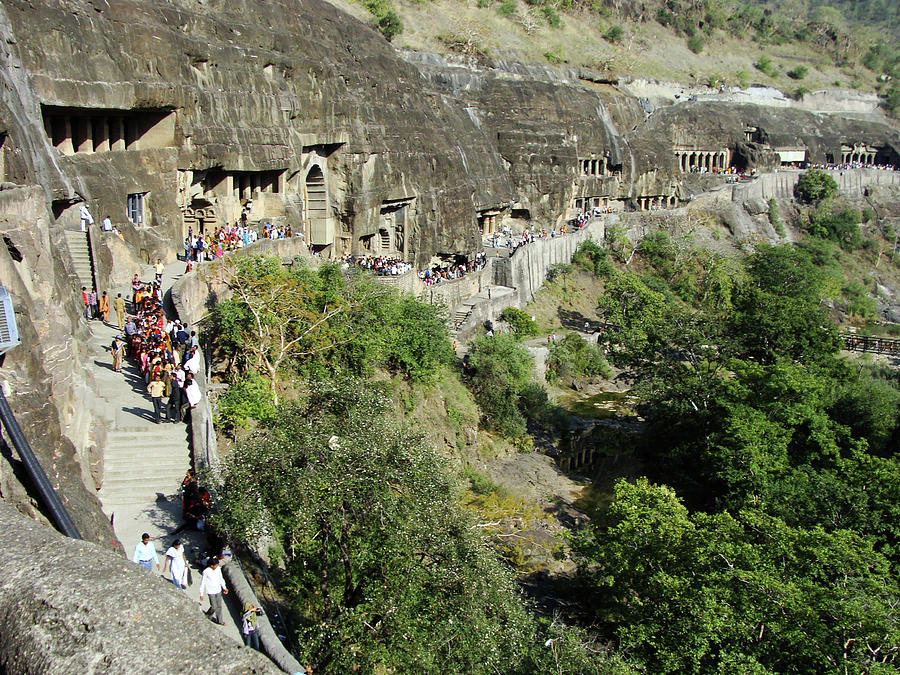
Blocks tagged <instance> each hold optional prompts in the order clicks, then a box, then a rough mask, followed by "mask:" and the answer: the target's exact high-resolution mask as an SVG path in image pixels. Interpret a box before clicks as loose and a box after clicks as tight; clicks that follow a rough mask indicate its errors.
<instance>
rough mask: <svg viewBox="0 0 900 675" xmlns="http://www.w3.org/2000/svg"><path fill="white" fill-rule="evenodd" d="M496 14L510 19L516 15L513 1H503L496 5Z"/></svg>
mask: <svg viewBox="0 0 900 675" xmlns="http://www.w3.org/2000/svg"><path fill="white" fill-rule="evenodd" d="M497 14H499V15H500V16H505V17H506V18H507V19H512V18H513V17H514V16H515V15H516V3H515V2H514V0H503V1H502V2H501V3H500V4H499V5H497Z"/></svg>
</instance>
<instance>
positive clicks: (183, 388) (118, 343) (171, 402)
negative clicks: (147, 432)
mask: <svg viewBox="0 0 900 675" xmlns="http://www.w3.org/2000/svg"><path fill="white" fill-rule="evenodd" d="M162 268H163V265H162V262H161V261H158V262H157V265H156V269H155V272H156V275H155V279H154V280H153V281H142V280H141V279H140V277H139V275H137V274H135V275H134V279H132V282H131V289H132V295H131V309H132V312H131V314H130V315H129V316H128V317H127V320H125V322H124V325H123V319H124V318H125V317H124V316H123V315H124V312H123V313H122V314H120V315H119V317H118V327H119V329H120V330H122V331H124V335H121V334H120V335H116V336H115V337H114V338H113V342H112V345H111V346H110V350H111V352H112V354H113V368H114V370H116V371H121V369H122V361H123V356H124V355H125V354H127V355H128V356H130V358H131V359H132V360H133V361H134V362H135V364H136V365H137V366H138V367H139V368H140V372H141V376H142V377H143V378H144V382H145V383H146V385H147V393H148V395H149V397H150V400H151V401H152V403H153V416H154V421H155V422H156V423H157V424H161V423H162V417H163V413H164V414H165V420H166V421H167V422H168V421H170V420H171V421H172V422H178V421H184V417H185V415H186V413H187V411H188V410H189V409H191V408H195V407H196V406H197V404H198V403H199V402H200V399H201V397H202V394H201V392H200V387H199V386H198V385H197V383H196V381H195V380H194V377H195V375H196V373H197V371H198V369H199V368H200V355H199V353H198V350H199V341H198V338H197V332H196V331H190V333H189V332H188V330H187V327H186V326H183V325H182V324H181V322H180V321H178V320H177V319H176V320H174V321H172V320H168V319H166V315H165V312H164V311H163V306H162V291H161V283H162V272H163V269H162ZM120 300H121V301H122V302H119V301H120ZM116 304H117V308H116V309H117V314H118V310H119V306H121V307H122V309H124V300H123V299H122V296H121V294H119V297H118V298H116ZM163 401H165V403H163Z"/></svg>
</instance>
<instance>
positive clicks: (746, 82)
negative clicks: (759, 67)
mask: <svg viewBox="0 0 900 675" xmlns="http://www.w3.org/2000/svg"><path fill="white" fill-rule="evenodd" d="M734 79H735V80H737V83H738V86H739V87H740V88H741V89H746V88H747V87H749V86H750V74H749V73H748V72H747V71H746V70H739V71H737V72H736V73H735V74H734Z"/></svg>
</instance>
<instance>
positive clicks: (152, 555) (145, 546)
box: [131, 532, 159, 572]
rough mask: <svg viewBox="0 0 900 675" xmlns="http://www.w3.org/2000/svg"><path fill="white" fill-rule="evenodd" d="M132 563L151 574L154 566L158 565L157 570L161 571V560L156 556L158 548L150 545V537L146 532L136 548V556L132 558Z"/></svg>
mask: <svg viewBox="0 0 900 675" xmlns="http://www.w3.org/2000/svg"><path fill="white" fill-rule="evenodd" d="M131 562H133V563H137V564H138V565H140V566H141V567H143V568H144V569H148V570H150V571H151V572H152V571H153V564H154V563H156V569H159V558H158V557H157V556H156V547H155V546H154V545H153V544H151V543H150V535H149V534H147V533H146V532H144V534H142V535H141V541H140V543H139V544H138V545H137V546H135V547H134V555H133V556H131Z"/></svg>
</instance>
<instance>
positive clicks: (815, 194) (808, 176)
mask: <svg viewBox="0 0 900 675" xmlns="http://www.w3.org/2000/svg"><path fill="white" fill-rule="evenodd" d="M837 189H838V185H837V183H836V182H835V180H834V178H832V177H831V176H829V175H828V174H827V173H825V172H824V171H820V170H819V169H810V170H809V171H807V172H806V173H804V174H803V175H802V176H800V180H798V181H797V185H796V187H795V188H794V194H795V195H796V196H797V198H798V199H799V200H801V201H804V202H806V203H807V204H812V203H818V202H820V201H822V200H823V199H830V198H831V197H833V196H834V195H835V193H837Z"/></svg>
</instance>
